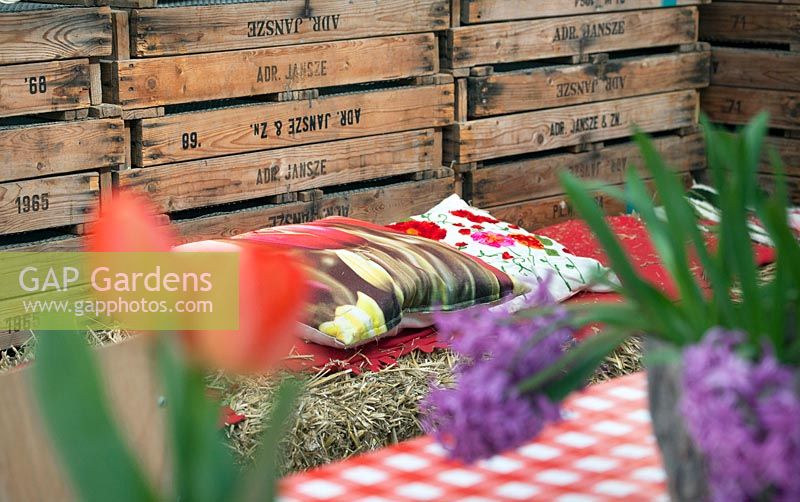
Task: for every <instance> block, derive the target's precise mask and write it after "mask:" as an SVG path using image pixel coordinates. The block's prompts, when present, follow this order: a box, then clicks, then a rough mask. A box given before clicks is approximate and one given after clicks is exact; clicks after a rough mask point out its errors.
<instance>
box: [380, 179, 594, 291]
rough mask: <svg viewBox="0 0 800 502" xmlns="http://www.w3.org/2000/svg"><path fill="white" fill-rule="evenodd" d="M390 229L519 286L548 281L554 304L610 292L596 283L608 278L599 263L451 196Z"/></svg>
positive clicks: (393, 225)
mask: <svg viewBox="0 0 800 502" xmlns="http://www.w3.org/2000/svg"><path fill="white" fill-rule="evenodd" d="M389 228H393V229H395V230H399V231H403V232H406V233H410V234H414V235H421V236H423V237H428V238H431V239H434V240H437V241H441V242H444V243H446V244H449V245H451V246H453V247H456V248H458V249H459V250H461V251H462V252H464V253H467V254H469V255H472V256H475V257H478V258H480V259H481V260H483V261H484V262H486V263H488V264H489V265H491V266H493V267H495V268H498V269H500V270H502V271H503V272H505V273H506V274H508V275H510V276H513V277H514V278H516V279H517V280H519V281H521V282H524V283H528V284H531V285H534V284H540V283H542V282H543V281H544V280H545V279H546V278H547V277H548V276H550V277H549V280H548V281H547V283H548V289H549V290H550V294H551V295H552V297H553V299H554V300H556V301H562V300H564V299H566V298H569V297H570V296H572V295H574V294H575V293H578V292H580V291H584V290H588V291H595V292H599V291H609V288H608V286H607V285H603V284H599V283H598V282H596V281H597V280H598V279H599V278H600V277H601V276H604V275H606V274H607V272H608V271H607V269H606V268H605V267H603V265H601V264H600V262H599V261H597V260H595V259H594V258H588V257H584V256H575V255H574V254H572V253H571V252H570V251H569V250H568V249H567V248H565V247H564V246H562V245H561V244H559V243H558V242H556V241H554V240H553V239H550V238H548V237H544V236H541V235H536V234H532V233H530V232H528V231H526V230H525V229H523V228H520V227H518V226H517V225H512V224H510V223H506V222H504V221H500V220H497V219H496V218H494V217H492V215H491V214H489V213H488V212H486V211H483V210H481V209H477V208H474V207H472V206H470V205H469V204H467V203H466V202H465V201H464V200H462V199H461V197H459V196H458V195H456V194H453V195H451V196H450V197H448V198H446V199H445V200H443V201H442V202H440V203H439V204H437V205H436V206H435V207H433V208H432V209H431V210H430V211H428V212H426V213H423V214H420V215H417V216H412V217H411V218H410V219H409V220H406V221H402V222H399V223H394V224H392V225H389Z"/></svg>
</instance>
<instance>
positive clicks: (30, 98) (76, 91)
mask: <svg viewBox="0 0 800 502" xmlns="http://www.w3.org/2000/svg"><path fill="white" fill-rule="evenodd" d="M0 50H2V49H0ZM89 84H90V78H89V60H88V59H73V60H70V61H53V62H49V63H29V64H21V65H12V66H0V117H12V116H14V115H25V114H27V113H45V112H57V111H63V110H75V109H79V108H88V107H89V105H90V99H89V98H90V95H89Z"/></svg>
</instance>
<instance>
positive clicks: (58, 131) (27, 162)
mask: <svg viewBox="0 0 800 502" xmlns="http://www.w3.org/2000/svg"><path fill="white" fill-rule="evenodd" d="M124 141H125V136H124V127H123V123H122V120H121V119H119V118H111V119H97V120H76V121H71V122H47V123H42V124H36V125H27V126H18V127H0V181H9V180H18V179H25V178H33V177H39V176H48V175H53V174H63V173H69V172H75V171H85V170H90V169H96V168H101V167H116V166H118V165H119V164H123V163H124V162H125V142H124Z"/></svg>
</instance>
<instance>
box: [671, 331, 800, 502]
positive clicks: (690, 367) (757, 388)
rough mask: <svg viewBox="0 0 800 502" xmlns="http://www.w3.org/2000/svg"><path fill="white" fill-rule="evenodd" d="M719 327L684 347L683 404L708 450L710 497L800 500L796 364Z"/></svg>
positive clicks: (799, 410) (698, 439) (689, 423)
mask: <svg viewBox="0 0 800 502" xmlns="http://www.w3.org/2000/svg"><path fill="white" fill-rule="evenodd" d="M744 339H745V336H744V334H743V333H740V332H736V331H725V330H723V329H720V328H715V329H712V330H709V332H708V333H707V334H706V335H705V337H704V338H703V340H702V341H701V342H700V343H699V344H697V345H694V346H691V347H689V348H687V349H686V350H685V351H684V355H683V375H682V378H683V398H682V402H681V410H682V412H683V415H684V418H685V419H686V426H687V430H688V431H689V434H690V435H691V437H692V439H693V440H694V441H695V443H696V444H697V446H698V448H699V449H700V451H701V452H702V453H703V455H704V456H705V458H706V462H707V468H708V479H709V485H710V488H711V495H712V498H713V500H718V501H723V500H725V501H728V500H755V499H763V498H768V499H770V500H786V501H789V500H800V476H797V468H798V467H800V395H798V388H797V375H796V373H795V371H794V369H793V368H790V367H787V366H784V365H782V364H780V363H779V362H778V361H777V360H776V359H775V357H774V355H773V354H772V352H771V351H770V350H765V351H763V352H764V353H763V355H762V356H761V358H760V359H759V360H757V361H749V360H747V359H744V358H742V357H741V356H740V355H739V354H738V353H737V352H736V350H737V348H738V347H739V346H740V345H741V344H742V343H743V341H744Z"/></svg>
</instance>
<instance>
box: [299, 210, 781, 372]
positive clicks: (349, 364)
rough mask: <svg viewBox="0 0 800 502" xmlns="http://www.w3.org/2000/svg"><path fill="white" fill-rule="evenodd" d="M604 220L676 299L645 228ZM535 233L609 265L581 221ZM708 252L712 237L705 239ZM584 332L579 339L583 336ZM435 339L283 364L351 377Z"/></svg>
mask: <svg viewBox="0 0 800 502" xmlns="http://www.w3.org/2000/svg"><path fill="white" fill-rule="evenodd" d="M608 222H609V224H610V226H611V229H612V230H613V231H614V233H615V234H616V235H617V236H618V237H619V238H620V240H621V242H622V246H623V247H624V249H625V251H627V252H628V255H629V257H630V258H631V260H632V261H633V263H634V265H635V266H636V268H637V269H638V270H639V272H640V273H641V274H642V275H643V276H644V277H646V278H647V279H649V280H650V281H651V282H652V283H653V284H655V285H657V286H659V287H661V288H663V289H664V290H665V291H666V292H667V293H668V294H670V295H671V296H672V297H675V296H676V291H675V287H674V285H673V284H672V283H671V282H670V281H668V276H667V272H666V270H665V269H664V267H663V266H662V265H661V261H660V260H659V258H658V255H657V254H656V252H655V250H654V249H653V246H652V244H651V243H650V239H649V238H648V236H647V230H646V229H645V227H644V225H643V224H642V223H641V222H640V221H639V220H638V219H636V218H634V217H632V216H613V217H610V218H608ZM536 233H537V234H541V235H544V236H546V237H550V238H551V239H554V240H556V241H558V242H560V243H561V244H563V245H564V246H565V247H567V248H568V249H570V251H572V253H573V254H575V255H578V256H588V257H591V258H596V259H597V260H599V261H600V262H602V263H603V264H606V265H607V264H608V260H607V258H606V257H605V255H604V254H603V253H602V252H601V251H600V248H599V246H598V245H597V242H596V241H595V239H594V238H593V236H592V235H591V233H590V232H589V230H588V228H587V227H586V225H585V224H584V223H583V222H582V221H580V220H570V221H567V222H564V223H560V224H558V225H553V226H551V227H546V228H541V229H538V230H537V231H536ZM709 240H710V244H711V246H712V248H713V247H714V239H713V238H709ZM753 250H754V255H755V258H756V261H757V263H758V264H759V265H766V264H768V263H771V262H773V261H774V260H775V252H774V249H773V248H771V247H767V246H762V245H760V244H754V245H753ZM693 272H694V273H695V275H696V276H698V277H699V276H700V274H701V269H700V267H699V266H698V265H695V266H694V267H693ZM619 299H620V297H619V295H616V294H611V293H589V292H587V293H580V294H578V295H576V296H574V297H573V298H571V299H570V300H569V301H575V302H600V301H604V302H607V301H618V300H619ZM590 332H591V329H587V330H586V331H585V332H584V333H583V335H584V336H585V335H587V334H589V333H590ZM444 346H445V345H444V344H441V343H440V342H438V341H437V340H436V331H435V330H434V329H433V328H424V329H418V330H407V331H405V332H404V334H402V335H398V336H395V337H391V338H385V339H382V340H379V341H377V342H375V343H374V344H370V345H365V346H362V347H359V350H358V351H355V352H354V351H349V350H339V349H334V348H331V347H323V346H321V345H316V344H313V343H300V344H298V345H297V346H296V347H295V354H296V355H295V356H294V357H293V358H291V359H290V360H289V361H287V366H288V368H289V369H292V370H295V371H303V370H305V371H317V370H320V369H328V370H331V371H342V370H351V371H353V372H354V373H360V372H362V371H378V370H380V369H381V368H385V367H386V366H389V365H391V364H394V362H395V361H397V358H399V357H401V356H403V355H405V354H408V353H409V352H411V351H413V350H422V351H424V352H431V351H433V350H434V349H436V348H440V347H444Z"/></svg>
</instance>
